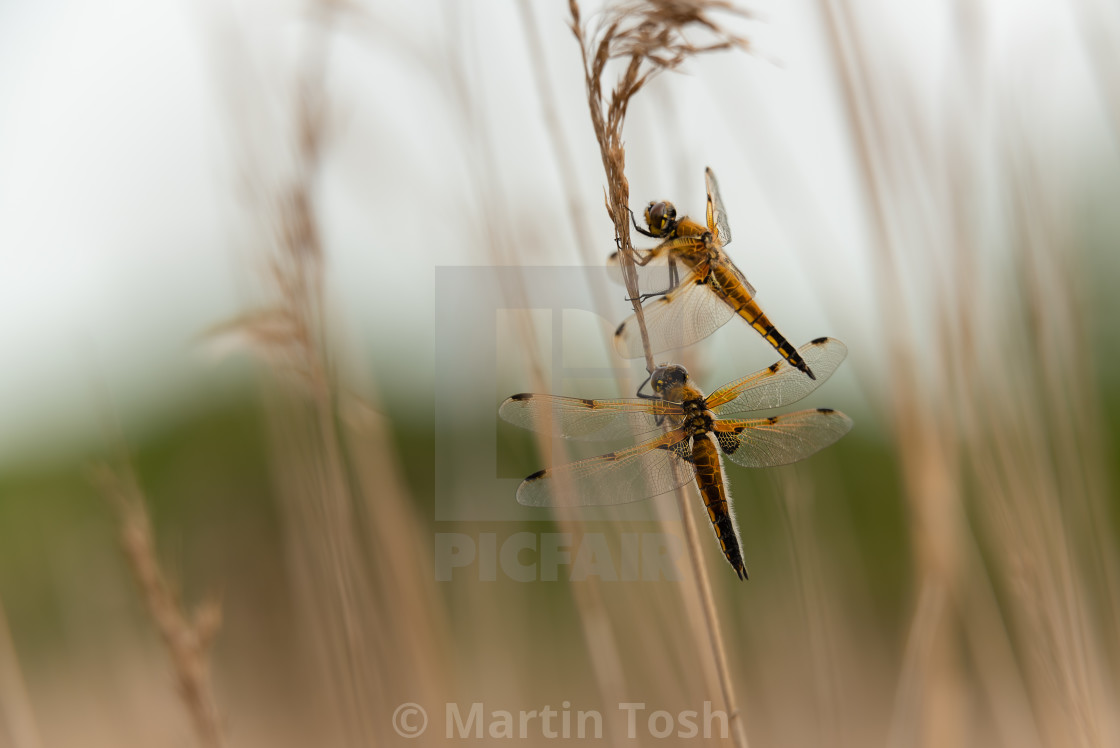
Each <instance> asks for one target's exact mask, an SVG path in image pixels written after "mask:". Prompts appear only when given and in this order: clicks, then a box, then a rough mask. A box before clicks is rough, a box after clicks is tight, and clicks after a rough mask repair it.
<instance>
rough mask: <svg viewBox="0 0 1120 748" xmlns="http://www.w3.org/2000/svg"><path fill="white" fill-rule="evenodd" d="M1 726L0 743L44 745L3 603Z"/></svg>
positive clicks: (0, 610)
mask: <svg viewBox="0 0 1120 748" xmlns="http://www.w3.org/2000/svg"><path fill="white" fill-rule="evenodd" d="M0 725H2V727H0V745H4V746H12V748H39V746H41V745H42V744H43V741H42V740H41V739H40V737H39V728H38V726H37V725H36V722H35V714H34V712H33V710H32V708H31V700H30V699H29V698H28V695H27V684H26V683H25V682H24V679H23V671H22V669H21V668H20V666H19V658H18V657H17V656H16V648H15V644H14V642H12V633H11V631H10V630H9V628H8V617H7V615H6V614H5V613H4V606H3V604H0Z"/></svg>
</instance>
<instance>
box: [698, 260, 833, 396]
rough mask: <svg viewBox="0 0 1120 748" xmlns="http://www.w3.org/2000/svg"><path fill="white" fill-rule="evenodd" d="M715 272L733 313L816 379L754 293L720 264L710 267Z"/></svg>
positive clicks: (790, 361) (792, 364) (792, 362)
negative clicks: (760, 304)
mask: <svg viewBox="0 0 1120 748" xmlns="http://www.w3.org/2000/svg"><path fill="white" fill-rule="evenodd" d="M712 270H713V273H714V274H715V281H716V283H718V284H719V287H720V288H721V289H722V291H723V294H721V295H722V296H723V300H724V301H725V302H727V304H729V305H730V306H731V308H732V309H734V310H735V313H736V314H737V315H739V316H740V317H742V318H743V319H745V320H746V321H747V324H749V325H750V326H751V327H753V328H754V329H755V330H757V331H758V333H759V334H760V335H761V336H762V337H763V338H765V339H766V342H767V343H769V344H770V345H772V346H774V350H776V351H777V352H778V353H780V354H781V355H782V358H784V359H785V360H786V361H789V363H790V365H791V366H793V367H795V368H797V369H800V370H801V371H803V372H805V373H806V374H807V375H808V376H809V378H810V379H816V378H817V377H816V376H815V375H814V374H813V370H812V369H810V368H809V365H808V364H807V363H805V359H803V358H802V357H801V354H800V353H798V352H797V349H796V348H794V347H793V346H792V345H790V342H789V341H788V340H786V337H785V336H784V335H782V334H781V333H780V332H778V328H777V327H775V326H774V323H773V322H771V321H770V318H769V317H767V316H766V312H764V311H762V307H761V306H759V305H758V302H757V301H755V300H754V295H753V294H751V292H750V291H749V290H748V289H747V288H746V286H744V285H743V283H742V282H740V281H739V279H738V278H736V277H734V275H733V274H732V273H730V272H728V271H727V270H726V269H724V268H722V267H720V266H714V267H713V268H712Z"/></svg>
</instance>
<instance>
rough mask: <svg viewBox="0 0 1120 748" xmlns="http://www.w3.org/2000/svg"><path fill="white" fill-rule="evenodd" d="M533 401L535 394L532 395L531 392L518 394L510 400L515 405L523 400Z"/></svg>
mask: <svg viewBox="0 0 1120 748" xmlns="http://www.w3.org/2000/svg"><path fill="white" fill-rule="evenodd" d="M532 399H533V393H531V392H518V393H517V394H516V395H514V396H513V397H511V398H510V400H512V401H513V402H515V403H519V402H521V401H522V400H532Z"/></svg>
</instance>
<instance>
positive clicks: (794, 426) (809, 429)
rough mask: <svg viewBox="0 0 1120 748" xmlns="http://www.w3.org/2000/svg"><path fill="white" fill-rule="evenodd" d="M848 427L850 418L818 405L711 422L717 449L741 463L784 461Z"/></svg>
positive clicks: (830, 441)
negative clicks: (780, 413)
mask: <svg viewBox="0 0 1120 748" xmlns="http://www.w3.org/2000/svg"><path fill="white" fill-rule="evenodd" d="M851 429H852V419H850V418H848V416H846V415H844V414H843V413H841V412H840V411H838V410H831V409H829V408H820V409H817V410H799V411H797V412H796V413H787V414H786V415H781V416H774V417H772V418H759V419H751V420H741V421H724V420H718V421H716V422H715V424H714V426H713V430H714V431H715V434H716V439H717V440H718V441H719V446H720V449H721V450H722V451H723V453H724V454H725V455H726V456H727V458H728V459H729V460H731V461H732V462H735V463H737V464H739V465H742V466H743V467H752V468H761V467H776V466H778V465H788V464H790V463H792V462H798V461H799V460H804V459H805V458H806V457H809V456H811V455H813V454H816V453H817V452H819V451H820V450H822V449H824V448H825V447H827V446H829V445H830V444H834V443H836V442H837V441H839V440H840V438H841V437H843V436H844V435H845V434H847V433H848V432H849V431H851Z"/></svg>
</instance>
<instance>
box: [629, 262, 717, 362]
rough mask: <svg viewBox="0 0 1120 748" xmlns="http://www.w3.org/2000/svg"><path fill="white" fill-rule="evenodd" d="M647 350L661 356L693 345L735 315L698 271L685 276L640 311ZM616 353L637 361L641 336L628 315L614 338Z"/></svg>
mask: <svg viewBox="0 0 1120 748" xmlns="http://www.w3.org/2000/svg"><path fill="white" fill-rule="evenodd" d="M643 311H644V313H645V319H646V330H647V331H648V332H649V342H650V348H651V349H652V352H653V353H661V352H662V351H669V350H673V349H675V348H683V347H685V346H687V345H692V344H693V343H695V342H696V341H698V340H703V339H704V338H706V337H708V336H709V335H711V334H712V333H713V332H715V331H716V330H718V329H719V328H720V327H722V326H723V325H724V323H726V322H727V321H728V320H729V319H731V318H732V317H733V316H734V315H735V312H734V310H733V309H732V308H731V307H730V306H729V305H728V304H727V303H726V302H724V300H723V299H721V298H720V297H719V296H717V295H716V294H715V293H713V292H712V290H711V287H710V286H709V285H708V284H707V283H705V282H704V281H703V280H702V276H700V275H699V274H698V272H697V271H692V272H690V273H688V274H687V275H686V276H685V277H684V278H683V280H682V281H681V283H680V285H678V286H677V287H676V288H674V289H673V290H672V291H670V292H669V293H667V294H665V295H664V296H660V297H658V298H657V299H655V300H653V301H650V302H648V303H646V304H645V306H644V307H643ZM614 345H615V350H617V351H618V354H619V355H620V356H622V357H623V358H640V357H641V356H643V355H644V352H643V350H642V334H641V331H640V330H639V329H638V320H637V317H636V316H635V315H630V316H629V317H627V318H626V320H625V321H624V322H623V323H622V324H621V325H619V327H618V330H616V331H615V334H614Z"/></svg>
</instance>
